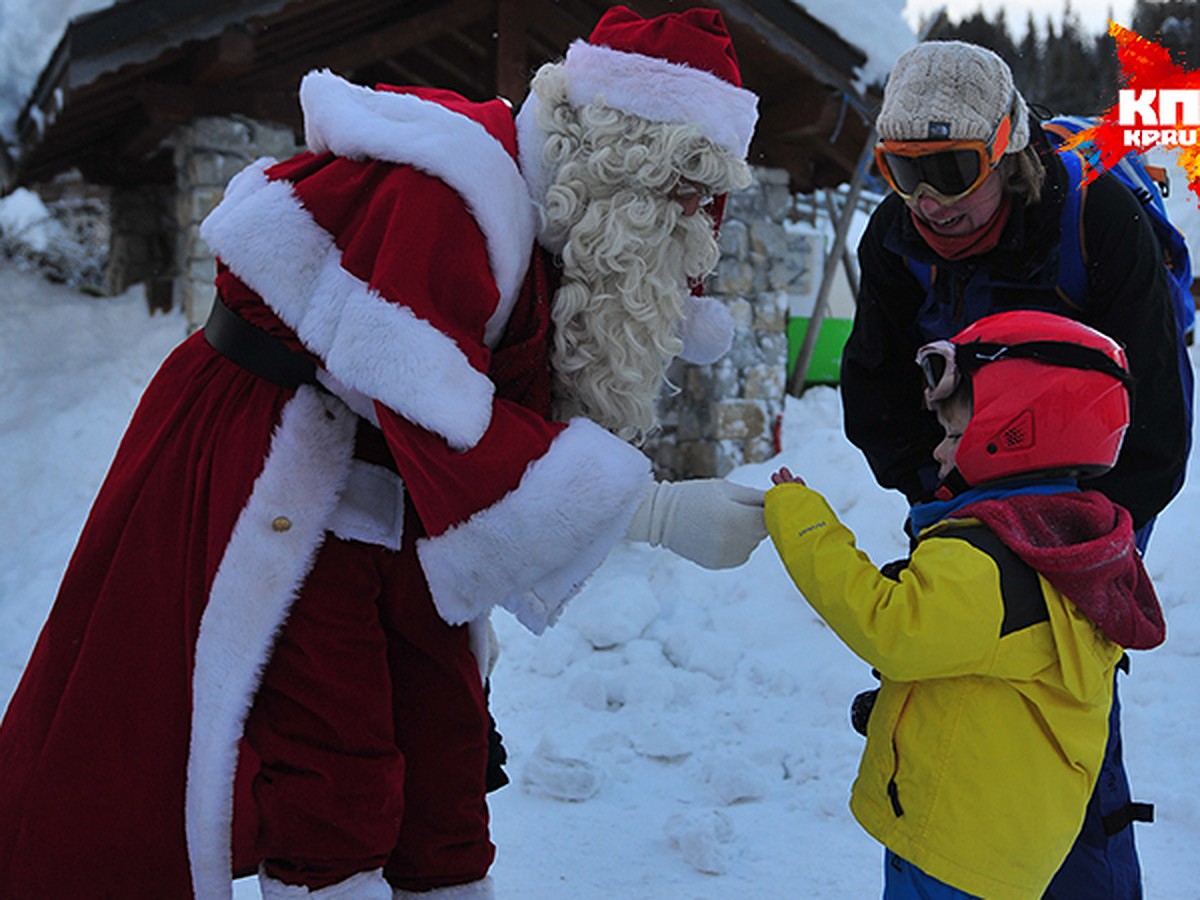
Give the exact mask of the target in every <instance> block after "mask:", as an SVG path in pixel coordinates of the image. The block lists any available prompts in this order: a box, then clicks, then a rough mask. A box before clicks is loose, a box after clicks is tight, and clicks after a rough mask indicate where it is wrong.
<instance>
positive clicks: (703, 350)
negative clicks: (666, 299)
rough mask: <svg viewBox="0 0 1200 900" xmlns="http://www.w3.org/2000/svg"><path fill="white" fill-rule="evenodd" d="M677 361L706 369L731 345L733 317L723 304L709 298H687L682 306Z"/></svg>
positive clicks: (726, 351)
mask: <svg viewBox="0 0 1200 900" xmlns="http://www.w3.org/2000/svg"><path fill="white" fill-rule="evenodd" d="M683 315H684V317H683V327H682V329H681V334H680V337H681V338H682V339H683V350H682V351H681V352H680V354H679V357H680V359H683V360H685V361H686V362H690V363H695V364H696V365H698V366H706V365H708V364H709V363H714V362H716V361H717V360H718V359H720V358H721V357H722V356H724V355H725V354H726V353H728V352H729V348H730V347H731V346H733V328H734V323H733V315H732V313H730V312H729V309H728V308H727V307H726V306H725V304H724V303H721V302H720V301H719V300H714V299H713V298H712V297H696V296H689V297H688V298H687V299H686V300H685V301H684V305H683Z"/></svg>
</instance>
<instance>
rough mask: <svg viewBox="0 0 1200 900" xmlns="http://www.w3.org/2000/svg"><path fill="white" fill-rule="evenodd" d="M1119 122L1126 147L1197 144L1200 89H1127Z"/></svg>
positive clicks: (1119, 103)
mask: <svg viewBox="0 0 1200 900" xmlns="http://www.w3.org/2000/svg"><path fill="white" fill-rule="evenodd" d="M1117 124H1118V125H1120V126H1121V127H1122V128H1123V129H1124V130H1125V131H1124V144H1125V146H1126V147H1131V148H1132V147H1137V148H1144V147H1153V146H1155V145H1161V146H1163V147H1193V146H1195V144H1196V130H1197V128H1198V127H1200V88H1182V89H1180V88H1176V89H1174V90H1172V89H1170V88H1162V89H1157V88H1148V89H1145V90H1130V89H1124V90H1121V91H1119V92H1118V100H1117Z"/></svg>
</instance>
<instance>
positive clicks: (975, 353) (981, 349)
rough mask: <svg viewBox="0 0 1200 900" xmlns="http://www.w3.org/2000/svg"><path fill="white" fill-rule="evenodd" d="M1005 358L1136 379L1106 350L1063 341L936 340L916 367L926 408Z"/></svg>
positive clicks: (1130, 381)
mask: <svg viewBox="0 0 1200 900" xmlns="http://www.w3.org/2000/svg"><path fill="white" fill-rule="evenodd" d="M1003 359H1032V360H1036V361H1038V362H1040V363H1044V364H1046V365H1048V366H1062V367H1065V368H1068V369H1084V370H1088V371H1094V372H1103V373H1104V374H1105V375H1111V376H1112V377H1113V378H1115V379H1117V380H1118V381H1119V382H1121V384H1123V385H1125V387H1126V388H1132V386H1133V377H1132V376H1131V375H1130V374H1129V372H1128V371H1126V369H1125V368H1124V367H1122V366H1121V365H1119V364H1118V363H1116V362H1114V361H1113V359H1112V357H1110V356H1108V355H1107V354H1105V353H1104V352H1103V351H1100V350H1095V349H1093V348H1091V347H1083V346H1080V345H1079V344H1070V343H1066V342H1064V341H1027V342H1025V343H1020V344H997V343H989V342H986V341H971V342H969V343H966V344H955V343H953V342H951V341H934V342H932V343H929V344H926V345H925V346H923V347H922V348H921V349H920V350H918V351H917V365H918V366H920V367H921V375H922V376H923V378H924V380H925V405H926V406H927V407H929V408H932V407H933V404H935V403H937V402H939V401H941V400H945V399H946V398H947V397H949V396H950V395H951V394H953V393H954V391H955V390H956V389H957V388H958V385H959V382H960V380H961V379H962V374H963V373H966V374H970V373H972V372H975V371H978V370H979V369H981V368H983V367H984V366H985V365H987V364H988V363H993V362H999V361H1000V360H1003Z"/></svg>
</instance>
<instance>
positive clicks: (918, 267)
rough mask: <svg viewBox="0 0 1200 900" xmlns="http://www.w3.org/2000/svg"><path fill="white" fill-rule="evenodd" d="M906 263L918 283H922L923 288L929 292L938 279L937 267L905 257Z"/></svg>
mask: <svg viewBox="0 0 1200 900" xmlns="http://www.w3.org/2000/svg"><path fill="white" fill-rule="evenodd" d="M904 262H905V263H906V264H907V265H908V270H909V271H910V272H912V273H913V275H915V276H916V279H917V281H919V282H921V287H923V288H925V290H926V292H928V291H929V287H930V285H932V284H933V282H934V280H935V279H936V278H937V266H935V265H933V264H931V263H926V262H921V261H920V260H918V259H913V258H912V257H911V256H906V257H904Z"/></svg>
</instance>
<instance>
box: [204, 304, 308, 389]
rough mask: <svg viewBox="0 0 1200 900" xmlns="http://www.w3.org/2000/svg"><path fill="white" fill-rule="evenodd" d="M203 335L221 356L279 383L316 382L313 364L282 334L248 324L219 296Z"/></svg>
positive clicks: (295, 386)
mask: <svg viewBox="0 0 1200 900" xmlns="http://www.w3.org/2000/svg"><path fill="white" fill-rule="evenodd" d="M204 338H205V340H207V341H208V343H209V345H210V346H211V347H212V348H213V349H214V350H216V351H217V352H218V353H220V354H221V355H222V356H224V357H226V358H227V359H229V360H232V361H233V362H235V363H237V364H238V365H239V366H241V367H242V368H243V369H246V370H247V371H249V372H253V373H254V374H255V375H257V376H258V377H259V378H265V379H266V380H267V381H270V382H271V383H273V384H277V385H279V386H280V387H285V388H292V389H293V390H294V389H295V388H298V387H300V385H302V384H316V383H317V364H316V363H315V362H314V361H313V360H312V359H310V358H309V357H307V356H305V355H304V354H303V353H298V352H297V351H295V350H293V349H291V348H290V347H289V346H288V345H287V344H286V343H285V342H284V341H283V339H282V338H278V337H275V335H273V334H268V333H267V332H265V331H263V330H262V329H261V328H259V327H258V326H257V325H251V324H250V323H249V322H247V321H246V320H245V319H243V318H242V317H241V316H239V315H238V314H237V313H235V312H234V311H233V310H231V309H230V308H229V307H228V306H226V305H225V304H224V303H223V302H222V300H221V298H220V297H217V298H216V299H214V300H213V307H212V312H211V313H209V316H208V321H207V322H205V323H204Z"/></svg>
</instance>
